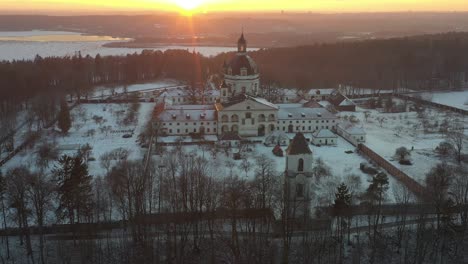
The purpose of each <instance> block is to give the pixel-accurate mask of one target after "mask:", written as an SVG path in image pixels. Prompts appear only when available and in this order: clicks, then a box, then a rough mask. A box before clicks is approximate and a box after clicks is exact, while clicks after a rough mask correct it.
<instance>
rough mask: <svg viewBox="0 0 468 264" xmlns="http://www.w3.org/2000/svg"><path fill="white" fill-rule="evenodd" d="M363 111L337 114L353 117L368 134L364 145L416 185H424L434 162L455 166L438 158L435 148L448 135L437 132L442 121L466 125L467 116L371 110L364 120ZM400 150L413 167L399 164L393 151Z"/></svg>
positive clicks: (467, 145)
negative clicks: (407, 157) (414, 181)
mask: <svg viewBox="0 0 468 264" xmlns="http://www.w3.org/2000/svg"><path fill="white" fill-rule="evenodd" d="M365 111H369V110H366V109H362V108H358V112H356V113H341V114H340V115H341V117H345V116H348V117H349V116H351V115H354V116H356V118H357V120H358V121H359V124H358V125H361V126H363V127H364V128H365V130H366V133H367V138H366V143H365V144H366V145H367V146H368V147H370V148H371V149H372V150H374V151H375V152H377V153H378V154H379V155H381V156H382V157H384V158H385V159H387V160H389V161H390V162H391V163H392V164H394V165H395V166H396V167H397V168H399V169H401V170H402V171H404V172H405V173H406V174H408V175H409V176H410V177H412V178H414V179H415V180H416V181H418V182H419V183H421V184H423V185H424V184H425V176H426V174H427V173H428V172H429V170H430V169H431V168H432V167H433V166H435V165H436V164H437V163H440V162H444V161H445V162H448V163H450V164H453V165H455V164H456V161H455V159H454V158H453V157H447V156H440V155H439V154H438V153H437V152H436V151H435V149H436V147H437V146H438V145H439V144H440V143H441V142H443V141H446V140H447V136H446V135H445V134H444V133H441V132H440V126H441V125H442V123H443V122H444V120H447V121H448V122H449V123H451V124H452V123H453V122H456V121H458V122H461V123H463V124H466V122H467V119H466V117H463V116H462V115H457V114H454V113H451V112H441V111H439V110H436V109H433V108H428V109H426V111H425V117H424V118H420V117H418V114H417V113H416V112H405V113H380V112H378V111H376V110H370V111H369V113H370V117H369V118H368V120H367V121H366V120H365V116H364V112H365ZM381 118H384V121H383V122H382V125H380V122H379V121H378V120H379V119H381ZM424 120H427V122H429V123H428V124H429V125H428V126H429V127H430V128H429V129H424V125H423V122H426V121H424ZM465 133H467V131H466V130H465ZM399 147H406V148H407V149H409V150H410V151H411V157H410V159H411V161H412V163H413V165H410V166H409V165H401V164H399V162H398V160H397V159H396V158H395V150H396V149H397V148H399ZM467 150H468V142H467V141H466V140H465V144H464V152H465V153H466V151H467Z"/></svg>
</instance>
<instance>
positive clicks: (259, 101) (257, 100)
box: [251, 97, 278, 109]
mask: <svg viewBox="0 0 468 264" xmlns="http://www.w3.org/2000/svg"><path fill="white" fill-rule="evenodd" d="M251 99H252V100H254V101H256V102H257V103H260V104H264V105H266V106H269V107H272V108H275V109H278V106H276V105H275V104H273V103H270V102H268V100H266V99H263V98H260V97H251Z"/></svg>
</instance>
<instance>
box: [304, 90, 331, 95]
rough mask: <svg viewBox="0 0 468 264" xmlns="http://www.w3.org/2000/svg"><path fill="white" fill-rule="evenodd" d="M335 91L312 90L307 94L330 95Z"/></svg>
mask: <svg viewBox="0 0 468 264" xmlns="http://www.w3.org/2000/svg"><path fill="white" fill-rule="evenodd" d="M333 91H335V89H334V88H325V89H310V90H309V92H307V94H308V95H312V96H315V95H329V94H332V93H333Z"/></svg>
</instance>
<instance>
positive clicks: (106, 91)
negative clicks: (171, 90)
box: [91, 79, 182, 98]
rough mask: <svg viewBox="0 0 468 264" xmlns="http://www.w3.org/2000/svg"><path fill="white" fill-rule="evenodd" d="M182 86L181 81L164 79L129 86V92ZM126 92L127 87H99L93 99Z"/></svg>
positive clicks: (95, 90)
mask: <svg viewBox="0 0 468 264" xmlns="http://www.w3.org/2000/svg"><path fill="white" fill-rule="evenodd" d="M180 85H182V83H181V82H180V81H177V80H173V79H164V80H158V81H155V82H148V83H139V84H132V85H128V86H127V92H129V93H131V92H139V91H148V90H157V89H164V88H167V87H178V86H180ZM124 92H125V86H123V85H118V86H112V87H108V86H98V87H95V89H94V92H93V94H92V95H91V96H92V97H95V98H99V97H101V96H104V97H106V96H110V95H112V93H114V94H120V93H124Z"/></svg>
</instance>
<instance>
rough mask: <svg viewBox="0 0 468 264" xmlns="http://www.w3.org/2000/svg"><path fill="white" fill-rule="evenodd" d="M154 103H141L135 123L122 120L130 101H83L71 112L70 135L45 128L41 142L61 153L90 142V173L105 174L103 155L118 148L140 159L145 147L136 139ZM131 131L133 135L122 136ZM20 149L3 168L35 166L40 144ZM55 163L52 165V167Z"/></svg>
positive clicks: (70, 151)
mask: <svg viewBox="0 0 468 264" xmlns="http://www.w3.org/2000/svg"><path fill="white" fill-rule="evenodd" d="M154 106H155V104H154V103H140V107H139V109H138V112H137V115H136V118H135V120H134V122H131V123H129V124H124V122H123V119H124V118H125V117H126V113H128V111H129V104H82V105H79V106H78V107H76V108H74V109H73V110H72V111H71V115H72V118H73V125H72V128H71V129H70V131H69V133H68V134H67V135H62V134H61V133H60V132H59V131H58V129H57V128H52V129H49V130H46V131H44V134H43V137H42V139H41V140H40V141H41V143H42V142H48V143H51V144H53V145H55V146H56V147H57V148H58V150H59V151H60V155H62V154H68V155H74V154H75V153H76V152H77V151H78V149H79V148H80V147H81V146H83V145H85V144H89V145H90V146H91V147H92V148H93V149H92V153H91V157H92V158H94V159H95V161H90V162H89V167H90V168H89V169H90V174H91V175H103V174H104V171H103V170H104V169H103V168H102V167H101V166H100V165H99V158H100V157H101V155H102V154H104V153H106V152H109V151H112V150H114V149H117V148H124V149H127V150H129V151H130V156H129V158H130V159H141V158H142V157H143V153H144V152H145V149H142V148H141V147H140V146H139V145H138V143H137V138H138V135H139V134H140V132H141V131H142V129H144V128H145V125H146V123H147V122H148V120H149V119H150V117H151V113H152V111H153V108H154ZM125 134H130V135H132V136H131V137H130V138H123V135H125ZM39 145H40V144H38V145H36V146H35V147H34V148H33V149H27V150H24V151H22V152H20V153H19V154H18V155H16V156H15V157H14V158H13V159H12V160H10V161H9V162H8V163H7V164H5V166H4V168H5V169H8V168H11V167H15V166H18V165H30V166H31V167H32V168H35V167H36V165H35V160H36V158H37V155H36V152H37V149H38V146H39ZM52 168H53V165H50V166H49V168H48V169H49V170H51V169H52Z"/></svg>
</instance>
